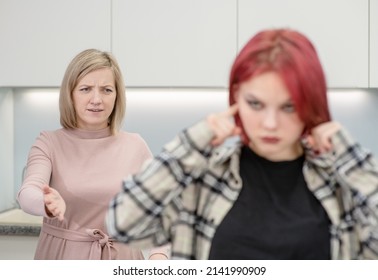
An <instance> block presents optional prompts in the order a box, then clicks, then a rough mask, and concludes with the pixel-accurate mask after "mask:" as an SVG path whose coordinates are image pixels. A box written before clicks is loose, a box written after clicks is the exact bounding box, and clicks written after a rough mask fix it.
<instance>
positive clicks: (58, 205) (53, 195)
mask: <svg viewBox="0 0 378 280" xmlns="http://www.w3.org/2000/svg"><path fill="white" fill-rule="evenodd" d="M42 191H43V198H44V202H45V209H46V212H47V214H48V215H49V216H52V217H57V218H58V219H59V221H63V220H64V213H65V212H66V202H65V201H64V199H63V198H62V196H61V195H60V194H59V192H58V191H57V190H55V189H53V188H50V187H49V186H48V185H44V186H43V187H42Z"/></svg>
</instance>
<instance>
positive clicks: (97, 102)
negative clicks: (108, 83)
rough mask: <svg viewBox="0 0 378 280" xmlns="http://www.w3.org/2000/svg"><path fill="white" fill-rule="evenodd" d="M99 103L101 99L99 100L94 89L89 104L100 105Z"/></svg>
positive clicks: (99, 95)
mask: <svg viewBox="0 0 378 280" xmlns="http://www.w3.org/2000/svg"><path fill="white" fill-rule="evenodd" d="M101 102H102V99H101V94H100V91H99V90H98V89H96V88H95V89H94V90H93V94H92V98H91V103H92V104H100V103H101Z"/></svg>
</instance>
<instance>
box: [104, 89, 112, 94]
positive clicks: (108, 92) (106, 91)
mask: <svg viewBox="0 0 378 280" xmlns="http://www.w3.org/2000/svg"><path fill="white" fill-rule="evenodd" d="M112 92H113V90H112V89H111V88H106V89H105V93H107V94H110V93H112Z"/></svg>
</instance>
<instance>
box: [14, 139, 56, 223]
mask: <svg viewBox="0 0 378 280" xmlns="http://www.w3.org/2000/svg"><path fill="white" fill-rule="evenodd" d="M50 177H51V160H50V155H49V152H48V145H47V137H46V135H45V133H41V135H40V136H39V137H38V139H37V140H36V143H35V144H34V145H33V146H32V147H31V149H30V152H29V157H28V161H27V168H26V173H25V178H24V181H23V183H22V186H21V189H20V191H19V192H18V194H17V201H18V203H19V205H20V207H21V208H22V210H23V211H24V212H26V213H28V214H31V215H36V216H45V217H48V215H47V213H46V211H45V203H44V195H43V191H42V187H43V186H44V185H46V184H48V183H49V181H50Z"/></svg>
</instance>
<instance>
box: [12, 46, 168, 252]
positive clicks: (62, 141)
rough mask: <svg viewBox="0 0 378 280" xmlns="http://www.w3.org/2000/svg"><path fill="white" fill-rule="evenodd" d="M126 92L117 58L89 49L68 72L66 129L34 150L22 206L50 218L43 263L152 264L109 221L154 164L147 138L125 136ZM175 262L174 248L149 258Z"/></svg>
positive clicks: (63, 91) (63, 105)
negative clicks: (131, 180) (111, 206)
mask: <svg viewBox="0 0 378 280" xmlns="http://www.w3.org/2000/svg"><path fill="white" fill-rule="evenodd" d="M125 99H126V98H125V85H124V82H123V77H122V74H121V71H120V68H119V66H118V63H117V61H116V60H115V58H114V57H113V56H112V55H111V54H110V53H107V52H102V51H99V50H95V49H88V50H85V51H83V52H81V53H79V54H78V55H77V56H76V57H75V58H74V59H73V60H72V61H71V63H70V64H69V65H68V68H67V70H66V73H65V75H64V78H63V82H62V85H61V88H60V98H59V108H60V122H61V125H62V128H61V129H58V130H56V131H43V132H42V133H41V134H40V135H39V137H38V138H37V139H36V141H35V143H34V145H33V146H32V147H31V150H30V153H29V157H28V162H27V171H26V176H25V179H24V181H23V184H22V187H21V190H20V192H19V193H18V202H19V204H20V206H21V208H22V209H23V210H24V211H25V212H27V213H29V214H32V215H39V216H43V217H44V218H43V225H42V229H41V233H40V237H39V242H38V246H37V250H36V253H35V259H144V257H143V254H142V252H141V251H140V250H138V249H131V248H129V247H128V246H127V245H125V244H122V243H119V242H116V241H115V240H113V239H112V238H111V237H110V236H109V235H108V233H107V230H106V228H105V225H104V219H105V213H106V210H107V205H108V203H109V201H110V199H111V198H112V197H113V196H114V195H115V193H117V192H118V191H119V188H120V184H121V181H122V179H123V178H125V177H126V176H128V175H130V174H132V173H135V172H137V171H138V170H139V168H140V167H141V165H142V163H143V162H144V161H145V160H146V159H148V158H150V157H151V152H150V150H149V148H148V146H147V145H146V143H145V141H144V140H143V139H142V137H141V136H140V135H138V134H135V133H128V132H125V131H120V128H121V124H122V121H123V119H124V115H125V106H126V100H125ZM149 254H150V258H151V259H167V258H168V250H167V247H164V248H155V249H152V251H149Z"/></svg>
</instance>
